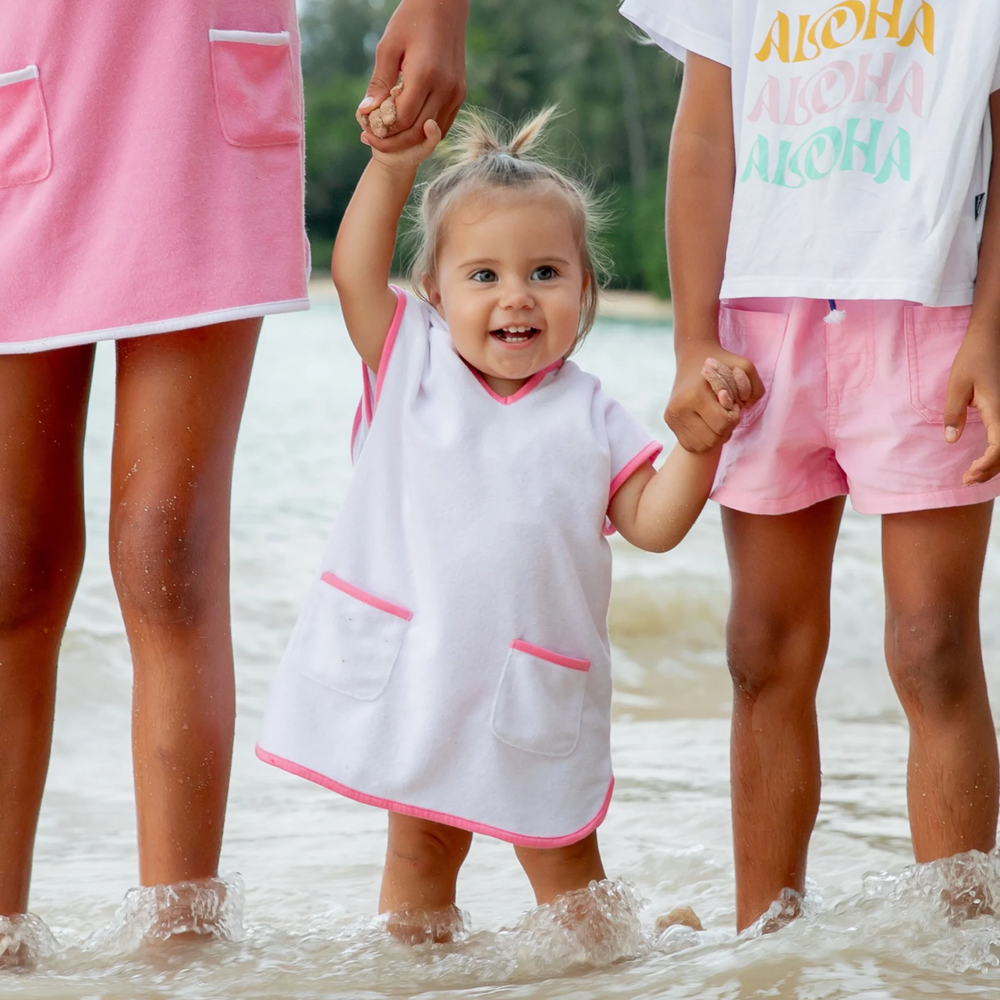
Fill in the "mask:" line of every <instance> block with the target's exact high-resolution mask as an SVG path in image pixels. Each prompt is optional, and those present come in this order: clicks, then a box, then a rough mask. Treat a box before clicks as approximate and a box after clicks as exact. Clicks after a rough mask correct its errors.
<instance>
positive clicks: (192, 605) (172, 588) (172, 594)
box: [109, 498, 213, 625]
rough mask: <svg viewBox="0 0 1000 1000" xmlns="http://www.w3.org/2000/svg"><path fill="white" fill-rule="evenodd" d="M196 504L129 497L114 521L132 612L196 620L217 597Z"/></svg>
mask: <svg viewBox="0 0 1000 1000" xmlns="http://www.w3.org/2000/svg"><path fill="white" fill-rule="evenodd" d="M192 506H193V505H192V504H191V503H189V502H185V501H183V500H181V499H178V498H170V499H163V500H158V501H152V500H150V501H137V502H133V501H125V502H122V503H121V504H119V506H118V507H117V509H116V510H115V511H114V513H113V516H112V522H111V534H110V539H109V543H110V557H111V573H112V576H113V578H114V582H115V589H116V591H117V592H118V599H119V601H120V602H121V605H122V610H123V611H124V612H125V613H126V614H131V615H136V616H138V617H139V618H140V619H142V620H143V621H144V622H146V623H148V624H152V625H190V624H193V623H194V622H196V621H197V620H199V618H200V617H202V615H203V613H204V610H205V607H206V605H207V604H208V602H209V601H210V600H211V599H212V597H213V595H212V593H211V587H210V583H211V580H210V578H209V577H210V573H209V572H208V561H209V560H208V551H207V550H208V548H209V546H210V545H211V543H212V541H213V540H212V539H211V538H210V537H208V533H207V532H202V531H199V530H198V527H199V526H198V519H197V517H196V516H195V514H194V511H193V510H192Z"/></svg>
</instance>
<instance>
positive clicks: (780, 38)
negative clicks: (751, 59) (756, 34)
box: [757, 11, 791, 63]
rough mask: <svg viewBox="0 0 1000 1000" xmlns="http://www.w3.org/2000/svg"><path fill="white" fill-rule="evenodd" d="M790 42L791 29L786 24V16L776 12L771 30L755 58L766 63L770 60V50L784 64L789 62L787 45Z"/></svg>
mask: <svg viewBox="0 0 1000 1000" xmlns="http://www.w3.org/2000/svg"><path fill="white" fill-rule="evenodd" d="M790 41H791V29H790V27H789V23H788V15H787V14H784V13H782V12H781V11H778V16H777V17H776V18H775V19H774V23H773V24H772V25H771V30H770V31H768V33H767V38H765V39H764V44H763V45H762V46H761V48H760V51H759V52H758V53H757V58H758V59H759V60H760V61H761V62H767V60H768V59H770V58H771V52H772V50H773V51H775V52H777V54H778V58H779V59H780V60H781V61H782V62H784V63H786V62H788V61H789V56H790V52H789V44H790Z"/></svg>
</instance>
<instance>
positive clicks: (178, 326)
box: [0, 298, 309, 354]
mask: <svg viewBox="0 0 1000 1000" xmlns="http://www.w3.org/2000/svg"><path fill="white" fill-rule="evenodd" d="M308 308H309V299H308V298H304V299H285V300H283V301H280V302H259V303H256V304H254V305H250V306H234V307H232V308H229V309H216V310H214V311H212V312H204V313H195V314H194V315H191V316H175V317H172V318H171V319H161V320H154V321H153V322H150V323H135V324H132V325H131V326H116V327H109V328H108V329H106V330H89V331H87V332H85V333H67V334H64V335H63V336H59V337H43V338H41V339H39V340H17V341H0V354H40V353H41V352H43V351H54V350H58V349H59V348H61V347H79V346H80V345H81V344H96V343H98V342H99V341H102V340H124V339H127V338H129V337H147V336H150V335H152V334H156V333H176V332H177V331H178V330H194V329H197V328H198V327H201V326H211V325H213V324H215V323H231V322H233V321H234V320H239V319H254V318H256V317H258V316H271V315H273V314H275V313H286V312H300V311H302V310H305V309H308Z"/></svg>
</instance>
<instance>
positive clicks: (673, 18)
mask: <svg viewBox="0 0 1000 1000" xmlns="http://www.w3.org/2000/svg"><path fill="white" fill-rule="evenodd" d="M733 2H734V0H625V3H623V4H622V6H621V12H622V14H623V15H624V16H625V17H627V18H628V19H629V20H630V21H631V22H632V23H633V24H635V25H636V26H637V27H639V28H641V29H642V30H643V31H644V32H645V33H646V34H647V35H649V37H650V38H651V39H652V40H653V41H654V42H656V44H657V45H659V46H660V48H662V49H665V50H666V51H667V52H669V53H670V54H671V55H672V56H674V57H675V58H677V59H680V60H683V59H684V56H685V55H686V54H687V53H688V52H694V53H695V54H697V55H699V56H704V57H705V58H706V59H711V60H713V61H714V62H717V63H722V64H723V65H724V66H732V64H733Z"/></svg>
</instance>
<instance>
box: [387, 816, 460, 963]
mask: <svg viewBox="0 0 1000 1000" xmlns="http://www.w3.org/2000/svg"><path fill="white" fill-rule="evenodd" d="M471 844H472V834H471V833H469V832H467V831H466V830H459V829H457V828H456V827H453V826H446V825H445V824H443V823H435V822H433V821H431V820H427V819H418V818H417V817H415V816H404V815H402V814H401V813H394V812H390V813H389V841H388V846H387V847H386V853H385V869H384V870H383V872H382V890H381V892H380V894H379V901H378V911H379V913H388V914H390V918H389V930H390V932H391V933H392V934H394V935H395V936H396V937H398V938H399V939H400V940H402V941H405V942H406V943H408V944H419V943H421V942H423V941H426V940H428V939H430V940H433V941H437V942H444V941H449V940H450V939H451V933H452V930H453V927H454V922H455V918H456V917H457V912H456V910H455V894H456V888H457V884H458V873H459V870H460V869H461V867H462V863H463V862H464V861H465V858H466V856H467V855H468V853H469V846H470V845H471Z"/></svg>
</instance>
